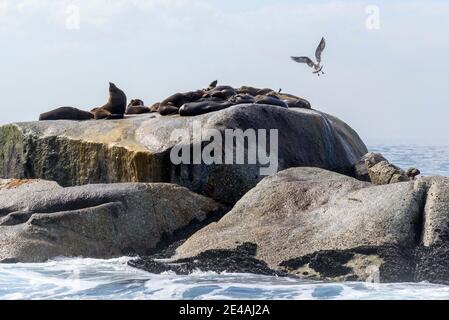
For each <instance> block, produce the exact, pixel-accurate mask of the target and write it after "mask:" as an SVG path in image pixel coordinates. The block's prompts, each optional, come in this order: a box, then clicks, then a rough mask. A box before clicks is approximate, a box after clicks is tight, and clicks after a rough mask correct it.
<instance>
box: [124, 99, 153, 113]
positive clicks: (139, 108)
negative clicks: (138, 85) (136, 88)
mask: <svg viewBox="0 0 449 320" xmlns="http://www.w3.org/2000/svg"><path fill="white" fill-rule="evenodd" d="M143 113H150V108H147V107H145V104H144V102H143V101H142V100H140V99H133V100H131V102H130V103H129V105H128V107H127V108H126V114H143Z"/></svg>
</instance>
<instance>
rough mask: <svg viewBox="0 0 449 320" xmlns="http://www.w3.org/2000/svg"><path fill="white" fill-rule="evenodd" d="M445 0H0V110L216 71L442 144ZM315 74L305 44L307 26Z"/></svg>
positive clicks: (176, 84) (178, 87) (448, 75)
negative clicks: (320, 66) (319, 62)
mask: <svg viewBox="0 0 449 320" xmlns="http://www.w3.org/2000/svg"><path fill="white" fill-rule="evenodd" d="M448 31H449V1H436V0H430V1H413V0H412V1H394V0H393V1H391V0H390V1H380V0H379V1H320V0H318V1H317V0H315V1H299V0H296V1H293V0H272V1H270V0H238V1H237V0H226V1H216V0H209V1H206V0H0V124H6V123H11V122H20V121H34V120H37V119H38V116H39V114H40V113H42V112H45V111H48V110H50V109H54V108H56V107H60V106H74V107H79V108H83V109H87V110H90V109H92V108H93V107H96V106H99V105H103V104H104V103H105V102H106V100H107V95H108V91H107V90H108V82H109V81H112V82H114V83H115V84H116V85H117V86H119V87H120V88H122V89H123V90H124V91H125V92H126V93H127V95H128V98H129V99H132V98H140V99H142V100H144V101H145V103H146V104H148V105H151V104H153V103H154V102H157V101H160V100H162V99H163V98H165V97H167V96H169V95H171V94H173V93H175V92H184V91H189V90H195V89H198V88H203V87H206V86H207V85H208V84H209V83H210V82H211V81H213V80H216V79H218V80H219V81H220V83H221V84H229V85H233V86H236V87H239V86H241V85H251V86H257V87H271V88H273V89H278V88H282V89H283V90H284V92H289V93H293V94H296V95H299V96H301V97H303V98H305V99H307V100H309V101H310V102H311V103H312V105H313V107H314V108H315V109H318V110H321V111H324V112H327V113H331V114H333V115H335V116H337V117H339V118H340V119H342V120H344V121H345V122H347V123H348V124H349V125H350V126H352V127H353V128H354V129H355V130H356V131H357V132H358V133H359V135H360V136H361V137H362V139H363V140H364V141H365V142H366V143H367V144H383V143H389V144H396V143H398V144H399V143H400V144H436V145H449V139H448V138H449V123H448V120H449V87H448V83H449V63H448V62H447V58H446V57H447V54H448V51H449V37H448V34H447V33H448ZM322 36H324V37H325V38H326V41H327V47H326V50H325V52H324V53H323V62H324V68H325V69H324V70H325V72H326V75H325V76H324V77H320V78H318V77H317V76H315V75H313V74H312V73H311V70H310V69H309V68H308V67H307V66H305V65H300V64H296V63H294V62H292V61H291V60H290V58H289V57H290V56H292V55H296V56H298V55H309V56H311V57H313V55H314V52H315V49H316V47H317V45H318V42H319V40H320V39H321V37H322Z"/></svg>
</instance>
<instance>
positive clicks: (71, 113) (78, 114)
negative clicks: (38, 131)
mask: <svg viewBox="0 0 449 320" xmlns="http://www.w3.org/2000/svg"><path fill="white" fill-rule="evenodd" d="M92 118H93V115H92V114H91V113H90V112H87V111H83V110H80V109H77V108H73V107H61V108H57V109H54V110H51V111H48V112H45V113H42V114H41V115H40V116H39V121H48V120H75V121H84V120H91V119H92Z"/></svg>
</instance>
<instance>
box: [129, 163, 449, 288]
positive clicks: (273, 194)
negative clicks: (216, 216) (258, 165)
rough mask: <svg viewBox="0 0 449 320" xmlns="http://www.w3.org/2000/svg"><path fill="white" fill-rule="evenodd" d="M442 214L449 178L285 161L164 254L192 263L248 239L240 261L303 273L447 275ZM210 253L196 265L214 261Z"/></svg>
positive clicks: (319, 276)
mask: <svg viewBox="0 0 449 320" xmlns="http://www.w3.org/2000/svg"><path fill="white" fill-rule="evenodd" d="M448 213H449V178H444V177H430V178H420V179H418V180H416V181H410V182H398V183H394V184H388V185H380V186H377V185H373V184H371V183H368V182H362V181H359V180H356V179H354V178H350V177H347V176H344V175H340V174H337V173H333V172H329V171H326V170H322V169H318V168H292V169H288V170H285V171H283V172H280V173H278V174H277V175H275V176H272V177H267V178H265V179H264V180H262V181H261V182H260V183H259V184H258V185H257V187H256V188H254V189H253V190H251V191H250V192H248V193H247V194H246V195H245V196H244V197H243V198H242V199H241V200H240V201H239V202H238V203H237V204H236V205H235V207H234V208H233V209H232V210H231V211H230V212H229V213H228V214H226V215H225V216H224V217H223V218H222V219H221V220H220V221H218V222H216V223H212V224H210V225H208V226H206V227H205V228H203V229H201V230H200V231H198V232H197V233H195V234H194V235H193V236H191V237H189V238H188V239H187V240H186V241H185V242H184V243H182V244H181V245H180V246H179V247H178V248H177V249H176V250H174V253H175V254H174V255H173V256H172V257H171V258H170V259H169V260H168V261H164V263H166V264H167V263H168V264H172V263H174V262H175V263H176V262H187V265H191V263H192V261H196V258H198V257H203V258H204V257H205V256H206V257H207V256H208V255H210V254H211V253H214V252H221V253H223V252H227V253H228V254H229V255H230V256H232V252H233V251H234V250H236V248H238V247H239V246H241V244H243V243H250V244H252V246H253V247H254V248H256V250H255V251H256V252H255V255H254V256H251V259H249V260H246V261H248V262H250V261H251V263H253V259H256V260H258V261H259V262H260V263H266V265H267V266H268V267H269V268H270V269H271V270H274V271H276V272H280V273H287V274H290V275H295V276H300V277H305V278H308V279H314V280H325V281H328V280H329V281H347V280H351V281H352V280H357V281H373V282H402V281H430V282H434V283H446V284H447V283H449V276H448V275H449V259H448V258H449V257H448V252H449V251H448V248H449V246H448V241H449V236H448V235H449V214H448ZM223 250H224V251H223ZM212 257H213V256H212ZM213 260H214V258H212V260H211V262H210V263H207V262H201V263H200V264H198V265H197V266H198V268H199V269H202V268H204V269H202V270H203V271H209V266H210V265H212V266H213V267H212V270H217V269H218V270H220V268H216V266H215V265H214V264H213ZM240 264H241V265H245V262H241V263H240ZM135 265H136V266H139V264H135ZM144 268H145V267H144ZM186 268H187V269H188V268H189V267H186ZM181 269H182V268H181ZM172 270H173V269H172ZM234 270H239V267H238V266H236V267H234ZM255 270H256V271H257V268H255ZM173 271H176V268H175V269H174V270H173ZM262 274H263V273H262Z"/></svg>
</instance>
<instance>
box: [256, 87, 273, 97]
mask: <svg viewBox="0 0 449 320" xmlns="http://www.w3.org/2000/svg"><path fill="white" fill-rule="evenodd" d="M271 92H274V91H273V89H270V88H265V89H260V90H259V91H257V94H256V96H263V95H265V94H268V93H271Z"/></svg>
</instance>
